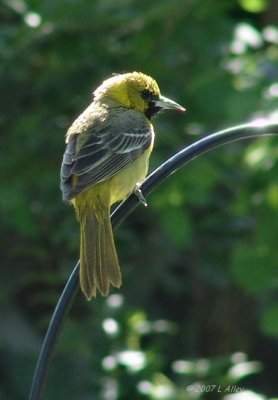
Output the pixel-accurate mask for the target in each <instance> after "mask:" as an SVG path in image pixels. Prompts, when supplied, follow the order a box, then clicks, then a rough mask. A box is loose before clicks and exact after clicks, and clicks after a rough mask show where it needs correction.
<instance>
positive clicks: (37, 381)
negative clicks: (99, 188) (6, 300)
mask: <svg viewBox="0 0 278 400" xmlns="http://www.w3.org/2000/svg"><path fill="white" fill-rule="evenodd" d="M267 135H278V123H264V124H263V123H261V124H256V123H250V124H245V125H239V126H236V127H233V128H230V129H225V130H223V131H220V132H217V133H214V134H211V135H208V136H206V137H204V138H203V139H200V140H198V141H197V142H195V143H193V144H191V145H189V146H187V147H185V148H184V149H182V150H181V151H179V152H178V153H177V154H175V155H174V156H173V157H171V158H170V159H168V160H167V161H166V162H165V163H163V164H162V165H161V166H160V167H159V168H157V169H156V170H155V171H154V172H153V173H152V174H150V175H149V176H148V178H147V179H146V180H145V182H144V183H143V185H142V186H141V190H142V192H143V193H144V196H147V195H148V194H149V193H150V192H151V191H152V190H154V189H155V188H156V187H157V186H158V185H159V184H160V183H162V182H163V181H164V180H165V179H166V178H168V177H169V176H170V175H172V174H173V173H174V172H175V171H177V170H178V169H180V168H181V167H182V166H183V165H185V164H187V163H188V162H190V161H192V160H193V159H195V158H196V157H198V156H199V155H201V154H204V153H206V152H208V151H209V150H212V149H214V148H216V147H218V146H220V145H223V144H225V143H229V142H234V141H238V140H243V139H249V138H252V137H258V136H267ZM137 205H138V199H137V197H136V196H135V195H134V194H132V195H130V196H129V197H128V198H127V199H126V200H125V201H123V202H122V203H121V204H120V205H119V206H118V207H117V208H116V210H115V211H114V212H113V214H112V216H111V220H112V225H113V228H114V229H116V228H117V227H118V226H119V225H120V224H121V223H122V222H123V221H124V220H125V219H126V218H127V216H128V215H129V214H130V213H131V212H132V211H133V210H134V209H135V208H136V206H137ZM78 288H79V261H78V262H77V264H76V266H75V267H74V270H73V271H72V273H71V275H70V277H69V279H68V282H67V284H66V286H65V288H64V290H63V292H62V294H61V297H60V299H59V301H58V303H57V306H56V308H55V310H54V313H53V316H52V318H51V321H50V323H49V327H48V330H47V332H46V335H45V339H44V342H43V344H42V348H41V352H40V355H39V359H38V362H37V366H36V370H35V373H34V377H33V383H32V387H31V391H30V395H29V400H40V399H41V398H42V392H43V388H44V385H45V383H46V379H47V373H48V369H49V366H50V362H51V359H52V356H53V353H54V349H55V344H56V342H57V339H58V337H59V333H60V331H61V329H62V326H63V323H64V321H65V318H66V316H67V313H68V311H69V310H70V307H71V304H72V302H73V300H74V298H75V295H76V293H77V290H78Z"/></svg>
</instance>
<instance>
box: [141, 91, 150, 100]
mask: <svg viewBox="0 0 278 400" xmlns="http://www.w3.org/2000/svg"><path fill="white" fill-rule="evenodd" d="M141 96H142V98H143V99H144V100H150V99H151V97H152V94H151V92H150V91H149V90H148V89H144V90H142V92H141Z"/></svg>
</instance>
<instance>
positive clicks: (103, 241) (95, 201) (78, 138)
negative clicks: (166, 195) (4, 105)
mask: <svg viewBox="0 0 278 400" xmlns="http://www.w3.org/2000/svg"><path fill="white" fill-rule="evenodd" d="M163 109H177V110H180V111H185V109H184V108H183V107H182V106H180V105H179V104H177V103H176V102H174V101H172V100H170V99H167V98H166V97H164V96H162V95H161V94H160V90H159V87H158V85H157V83H156V81H155V80H154V79H152V78H151V77H150V76H147V75H145V74H143V73H140V72H131V73H126V74H120V75H115V76H112V77H111V78H109V79H107V80H105V81H104V82H103V83H102V84H101V85H100V86H99V87H98V88H97V89H96V90H95V91H94V100H93V102H92V103H91V104H90V105H89V107H88V108H86V110H85V111H84V112H83V113H82V114H81V115H80V116H79V117H78V118H77V119H76V120H75V121H74V122H73V124H72V125H71V127H70V128H69V130H68V132H67V134H66V150H65V153H64V157H63V162H62V167H61V190H62V193H63V199H64V200H66V201H70V202H71V203H72V204H73V206H74V208H75V211H76V215H77V218H78V220H79V222H80V286H81V289H82V291H83V292H84V294H85V296H86V298H87V299H88V300H90V299H91V298H92V297H95V296H96V293H97V290H98V291H99V292H100V293H101V294H102V295H103V296H107V294H108V292H109V287H110V283H111V284H112V285H113V286H115V287H117V288H119V287H120V286H121V284H122V277H121V271H120V267H119V262H118V257H117V253H116V248H115V244H114V238H113V233H112V227H111V222H110V207H111V205H112V204H114V203H116V202H118V201H120V200H123V199H124V198H125V197H127V196H128V195H129V194H130V193H131V192H133V191H135V192H137V194H138V195H139V198H140V199H141V201H143V199H144V198H143V196H142V195H141V196H140V189H139V188H140V184H141V183H142V182H143V180H144V179H145V177H146V175H147V171H148V164H149V157H150V154H151V152H152V149H153V143H154V130H153V126H152V124H151V117H153V116H154V115H155V114H157V113H158V112H159V111H161V110H163Z"/></svg>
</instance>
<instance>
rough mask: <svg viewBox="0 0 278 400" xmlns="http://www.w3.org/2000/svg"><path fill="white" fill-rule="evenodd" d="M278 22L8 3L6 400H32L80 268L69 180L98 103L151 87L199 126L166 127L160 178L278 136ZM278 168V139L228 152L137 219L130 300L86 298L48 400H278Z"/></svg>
mask: <svg viewBox="0 0 278 400" xmlns="http://www.w3.org/2000/svg"><path fill="white" fill-rule="evenodd" d="M277 12H278V11H277V2H276V1H275V0H272V1H270V0H269V1H266V0H248V1H247V0H223V1H219V2H217V1H215V0H207V1H200V0H191V1H184V0H172V1H170V2H169V1H168V0H161V1H159V2H150V1H147V0H140V1H139V0H118V1H111V0H93V1H91V0H79V1H78V2H76V1H73V0H67V1H65V0H63V1H62V0H61V1H50V0H49V1H43V0H36V1H34V0H25V1H24V0H18V1H9V0H4V1H3V2H2V4H1V6H0V20H1V30H0V59H1V64H0V83H1V100H0V101H1V113H0V125H1V146H0V163H1V171H2V172H1V188H0V199H1V200H0V206H1V222H2V223H1V231H0V235H1V249H2V254H3V256H2V265H1V269H0V311H1V315H2V318H1V320H0V353H1V357H0V372H1V373H0V399H2V398H3V399H5V400H6V399H13V400H14V399H16V400H20V399H26V397H27V393H28V390H29V386H30V383H31V376H32V373H33V369H34V366H35V362H36V358H37V355H38V351H39V344H40V341H41V339H42V337H43V334H44V332H45V329H46V326H47V324H48V322H49V318H50V316H51V313H52V311H53V308H54V306H55V304H56V302H57V299H58V296H59V294H60V292H61V290H62V288H63V286H64V283H65V281H66V279H67V277H68V276H69V274H70V271H71V268H72V267H73V265H74V264H75V260H76V259H77V257H78V249H79V232H78V224H77V223H76V221H75V216H74V213H73V210H72V208H71V207H70V206H68V205H66V204H63V202H62V200H61V194H60V190H59V168H60V163H61V157H62V153H63V150H64V134H65V132H66V130H67V128H68V126H69V125H70V123H71V121H72V120H73V119H74V118H75V117H76V116H77V115H78V114H79V113H80V112H81V111H82V109H84V108H85V107H86V106H87V104H88V103H89V102H90V101H91V93H92V91H93V89H94V88H95V87H96V86H98V84H99V83H100V82H101V81H102V80H103V79H105V78H106V77H108V76H109V75H111V73H113V72H123V71H132V70H141V71H143V72H145V73H148V74H150V75H152V76H153V77H154V78H156V79H157V81H158V83H159V85H160V88H161V91H162V92H163V93H164V94H165V95H166V96H169V97H171V98H173V99H175V100H176V101H178V102H179V103H180V104H182V105H184V106H185V107H186V108H187V113H186V114H184V115H182V114H176V113H170V112H169V113H167V114H166V113H165V114H164V115H161V116H160V117H159V118H157V119H155V121H154V125H155V129H156V132H157V142H156V147H155V150H154V152H153V156H152V159H151V169H154V168H155V167H157V166H158V165H159V164H160V163H161V162H162V161H163V160H165V159H166V158H167V157H168V156H169V155H172V154H173V153H175V152H176V151H177V150H179V149H181V148H183V147H184V146H185V145H186V144H188V143H189V142H192V141H194V140H195V139H197V138H199V137H200V136H202V135H205V134H208V133H210V132H212V131H215V130H217V129H219V128H224V127H228V126H231V125H233V124H238V123H242V122H244V121H248V120H250V119H253V118H273V119H274V118H276V119H277V97H278V86H277V76H278V48H277V43H278V29H277V26H276V23H277V20H275V16H277ZM277 155H278V142H277V139H276V138H269V139H262V140H253V141H248V142H245V143H241V142H239V143H236V144H231V145H227V146H224V147H222V148H221V149H218V150H216V151H214V152H211V153H209V154H207V155H206V156H204V157H202V158H201V159H197V160H196V161H194V162H193V163H191V164H190V165H188V166H187V167H186V168H184V169H183V170H182V171H180V172H178V173H177V174H175V175H173V176H171V177H170V178H169V179H168V181H167V182H165V183H164V184H163V185H162V186H160V187H159V188H158V189H157V190H156V191H155V192H153V193H152V194H151V196H150V197H149V199H148V202H149V207H148V208H147V209H145V208H140V207H139V208H138V209H137V210H136V212H135V213H134V214H133V215H131V216H130V218H129V220H128V221H127V222H126V223H125V224H124V225H123V226H121V228H120V229H119V230H118V231H117V232H116V241H117V247H118V249H119V257H120V260H121V265H122V269H123V277H124V284H123V288H122V289H121V292H120V293H121V295H120V297H113V296H115V295H112V296H110V297H108V299H107V300H105V299H102V298H98V299H96V300H95V301H93V302H92V303H88V304H87V303H86V302H85V300H84V299H83V298H82V297H81V296H79V297H78V298H77V300H76V302H75V304H74V306H73V309H72V312H71V315H70V316H69V317H68V318H69V319H68V321H67V323H66V325H65V329H64V331H63V334H62V337H61V340H60V341H59V346H58V350H57V356H56V358H54V360H53V364H52V367H51V371H50V380H49V384H48V386H47V389H46V396H45V398H46V399H53V398H67V399H69V400H71V399H76V398H79V399H85V398H92V397H94V398H97V399H103V400H104V399H109V400H113V399H121V400H125V399H126V400H129V399H136V400H137V399H193V398H194V399H196V398H204V399H208V400H209V399H218V398H219V399H225V400H229V397H228V394H227V392H222V393H217V392H214V393H210V392H209V391H208V392H205V391H201V392H200V391H199V392H196V391H195V392H190V391H189V390H186V388H187V387H189V385H193V384H195V387H196V385H201V386H202V385H206V386H208V385H210V386H209V387H210V388H211V385H221V387H222V388H223V387H227V385H238V386H239V387H241V386H242V387H244V388H245V392H246V396H249V397H250V396H251V395H252V396H253V397H254V396H257V397H254V398H259V399H266V398H271V396H272V397H274V396H275V395H276V397H277V392H275V386H276V380H277V378H276V374H275V372H274V371H277V357H276V356H275V355H276V352H277V342H276V341H275V340H276V339H277V332H278V327H277V320H278V317H277V286H278V284H277V282H278V277H277V265H278V253H277V237H278V185H277V174H278V164H277ZM116 296H117V295H116ZM113 299H114V300H113ZM117 299H118V300H117ZM117 301H118V303H117ZM113 302H114V303H113ZM115 302H116V303H115ZM111 304H112V305H111ZM115 304H116V305H115ZM117 304H118V305H117ZM249 359H250V360H251V361H248V360H249ZM252 360H256V361H252ZM251 375H252V376H251ZM225 385H226V386H225ZM259 393H263V395H260V394H259ZM230 395H231V393H230ZM233 395H234V396H235V397H233V399H236V398H239V397H238V396H237V395H236V394H233ZM246 398H247V397H246ZM250 398H251V397H250Z"/></svg>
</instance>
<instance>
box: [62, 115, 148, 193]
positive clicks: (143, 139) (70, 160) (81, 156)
mask: <svg viewBox="0 0 278 400" xmlns="http://www.w3.org/2000/svg"><path fill="white" fill-rule="evenodd" d="M108 121H109V123H108ZM152 137H153V131H152V126H151V125H150V123H149V122H148V120H147V119H146V118H145V117H144V115H143V114H141V113H139V112H136V111H134V110H125V111H122V112H121V113H117V114H116V116H114V117H113V118H108V119H107V122H104V123H95V124H93V125H92V126H90V127H89V128H87V129H86V130H85V131H84V132H81V133H79V134H74V133H71V135H70V138H69V139H68V143H67V147H66V151H65V154H64V157H63V163H62V167H61V189H62V192H63V198H64V199H65V200H70V199H72V198H73V197H74V196H76V195H77V194H78V193H80V192H82V191H84V190H85V189H87V188H88V187H89V186H92V185H95V184H97V183H99V182H103V181H105V180H107V179H109V178H111V177H112V176H114V175H115V174H116V173H117V172H119V171H120V170H121V169H122V168H124V167H125V166H127V165H129V164H130V163H132V161H133V160H134V159H136V158H137V157H138V156H139V155H140V154H142V153H143V152H144V151H145V150H146V149H147V148H148V147H149V146H150V145H151V143H152ZM73 176H76V177H77V179H75V180H74V185H73V179H72V178H73Z"/></svg>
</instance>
